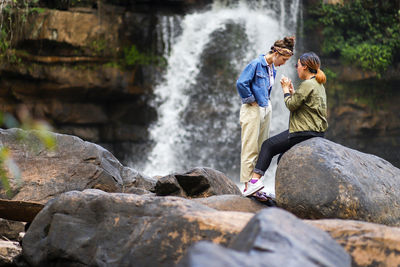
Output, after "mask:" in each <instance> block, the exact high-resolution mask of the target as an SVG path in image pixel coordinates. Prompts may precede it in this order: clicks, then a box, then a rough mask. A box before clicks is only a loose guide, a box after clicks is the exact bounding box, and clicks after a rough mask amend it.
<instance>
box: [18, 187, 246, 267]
mask: <svg viewBox="0 0 400 267" xmlns="http://www.w3.org/2000/svg"><path fill="white" fill-rule="evenodd" d="M252 216H253V214H252V213H243V212H221V211H217V210H214V209H211V208H208V207H206V206H204V205H200V204H198V203H195V202H194V201H191V200H187V199H184V198H177V197H156V196H148V195H145V196H139V195H133V194H120V193H113V194H110V193H106V192H103V191H100V190H94V189H89V190H85V191H83V192H78V191H72V192H68V193H65V194H63V195H61V196H60V197H59V198H57V199H54V200H52V201H50V202H49V203H48V204H47V205H46V206H45V208H44V209H43V210H42V211H41V212H40V213H39V214H38V215H37V216H36V218H35V220H34V221H33V223H32V224H31V226H30V227H29V230H28V231H27V233H26V235H25V237H24V239H23V241H22V247H23V256H24V258H25V260H26V261H27V262H28V263H29V264H30V265H32V266H46V265H48V264H50V263H52V264H54V265H57V264H58V265H57V266H64V265H63V264H76V265H79V264H81V265H83V266H131V265H132V264H133V263H134V265H135V266H173V265H174V264H175V263H176V262H177V261H178V260H179V259H180V258H181V257H182V256H183V254H184V253H185V252H186V249H187V248H188V247H189V246H190V245H192V244H193V243H195V242H197V241H200V240H209V241H212V242H215V243H219V244H223V245H227V244H228V243H229V242H230V241H231V240H232V238H234V237H235V236H236V235H237V234H238V233H239V232H240V231H241V230H242V229H243V227H244V226H245V225H246V223H247V222H248V221H249V220H250V219H251V217H252Z"/></svg>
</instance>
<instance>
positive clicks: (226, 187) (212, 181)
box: [155, 167, 241, 198]
mask: <svg viewBox="0 0 400 267" xmlns="http://www.w3.org/2000/svg"><path fill="white" fill-rule="evenodd" d="M155 191H156V194H157V195H159V196H167V195H174V196H182V197H193V198H197V197H209V196H213V195H226V194H234V195H241V192H240V190H239V188H238V187H237V186H236V185H235V184H234V183H233V182H232V180H231V179H229V178H228V177H227V176H226V175H225V174H223V173H222V172H219V171H216V170H213V169H211V168H204V167H198V168H195V169H193V170H190V171H188V172H185V173H175V174H171V175H168V176H165V177H162V178H160V179H158V181H157V184H156V187H155Z"/></svg>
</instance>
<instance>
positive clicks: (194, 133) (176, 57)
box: [136, 0, 299, 191]
mask: <svg viewBox="0 0 400 267" xmlns="http://www.w3.org/2000/svg"><path fill="white" fill-rule="evenodd" d="M280 3H282V4H280ZM298 9H299V0H285V1H267V0H258V1H244V0H236V1H229V0H225V1H222V0H219V1H217V0H215V1H214V3H213V4H212V6H211V7H210V8H209V9H208V10H205V11H201V12H200V11H199V12H195V13H192V14H187V15H184V16H182V17H180V18H179V19H177V18H175V19H174V20H172V19H171V18H169V17H166V18H163V19H161V20H160V21H162V24H163V25H161V26H160V27H159V28H160V29H162V32H163V36H164V37H163V39H168V40H163V42H164V43H166V44H165V45H164V47H165V57H166V59H167V61H168V67H167V70H166V71H165V73H164V76H163V79H162V81H161V82H159V84H158V85H157V86H156V87H155V90H154V94H155V100H154V103H153V104H154V107H156V109H157V112H158V120H157V121H156V122H155V123H154V124H153V125H152V126H151V128H150V134H151V139H152V142H153V144H154V145H153V146H152V148H151V151H150V152H149V156H148V159H147V164H146V166H144V168H143V169H142V170H141V171H142V172H144V173H145V174H148V175H166V174H169V173H172V172H176V171H183V170H188V169H190V168H192V167H196V166H208V167H211V168H215V169H217V170H220V171H222V172H224V173H226V174H227V175H228V176H229V177H231V178H232V179H233V180H234V181H235V182H238V180H239V179H238V177H239V168H240V125H239V109H240V106H241V102H240V98H239V96H238V93H237V91H236V86H235V84H236V80H237V78H238V76H239V74H240V72H241V71H242V70H243V68H244V67H245V66H246V65H247V64H248V63H249V62H250V61H251V60H252V59H253V58H255V57H257V56H258V55H259V54H265V53H267V52H268V51H269V48H270V46H271V45H272V44H273V43H274V41H275V40H277V39H282V38H283V37H284V36H287V35H294V34H295V32H296V24H297V13H298ZM176 23H179V28H180V31H179V36H173V38H172V40H171V38H168V36H171V33H170V31H171V28H177V26H176ZM172 35H173V34H172ZM294 63H295V59H291V60H290V61H289V62H287V63H286V64H285V65H284V66H282V67H279V68H278V74H277V80H279V79H280V77H281V75H282V74H285V75H286V76H289V77H292V79H294V78H295V75H296V73H295V69H294V67H293V64H294ZM272 107H273V113H272V117H273V118H272V124H271V135H274V134H276V133H278V132H280V131H282V130H285V129H287V127H288V117H289V113H288V111H287V110H286V108H285V107H284V103H283V96H282V91H281V88H280V86H279V82H277V83H276V85H275V86H274V88H273V91H272ZM136 168H137V167H136ZM138 169H139V170H140V168H138ZM275 170H276V162H273V163H272V165H271V167H270V169H269V170H268V172H267V173H266V187H267V188H269V191H274V190H273V188H274V174H275Z"/></svg>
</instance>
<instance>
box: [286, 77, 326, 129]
mask: <svg viewBox="0 0 400 267" xmlns="http://www.w3.org/2000/svg"><path fill="white" fill-rule="evenodd" d="M285 104H286V107H287V108H288V109H289V110H290V121H289V133H296V132H303V131H313V132H325V131H326V129H327V128H328V121H327V119H326V108H327V105H326V93H325V88H324V86H323V85H322V84H319V83H318V82H317V80H316V79H315V78H311V79H309V80H305V81H303V82H302V83H301V84H300V87H299V88H298V89H297V90H296V91H295V92H294V94H293V95H290V94H285Z"/></svg>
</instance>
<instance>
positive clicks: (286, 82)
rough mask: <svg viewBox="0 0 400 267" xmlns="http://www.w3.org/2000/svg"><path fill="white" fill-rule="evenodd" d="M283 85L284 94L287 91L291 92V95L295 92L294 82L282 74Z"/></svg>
mask: <svg viewBox="0 0 400 267" xmlns="http://www.w3.org/2000/svg"><path fill="white" fill-rule="evenodd" d="M281 86H282V91H283V93H284V94H286V93H290V94H291V95H292V94H294V88H293V83H292V81H291V80H290V79H289V78H288V77H286V76H282V78H281Z"/></svg>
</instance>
